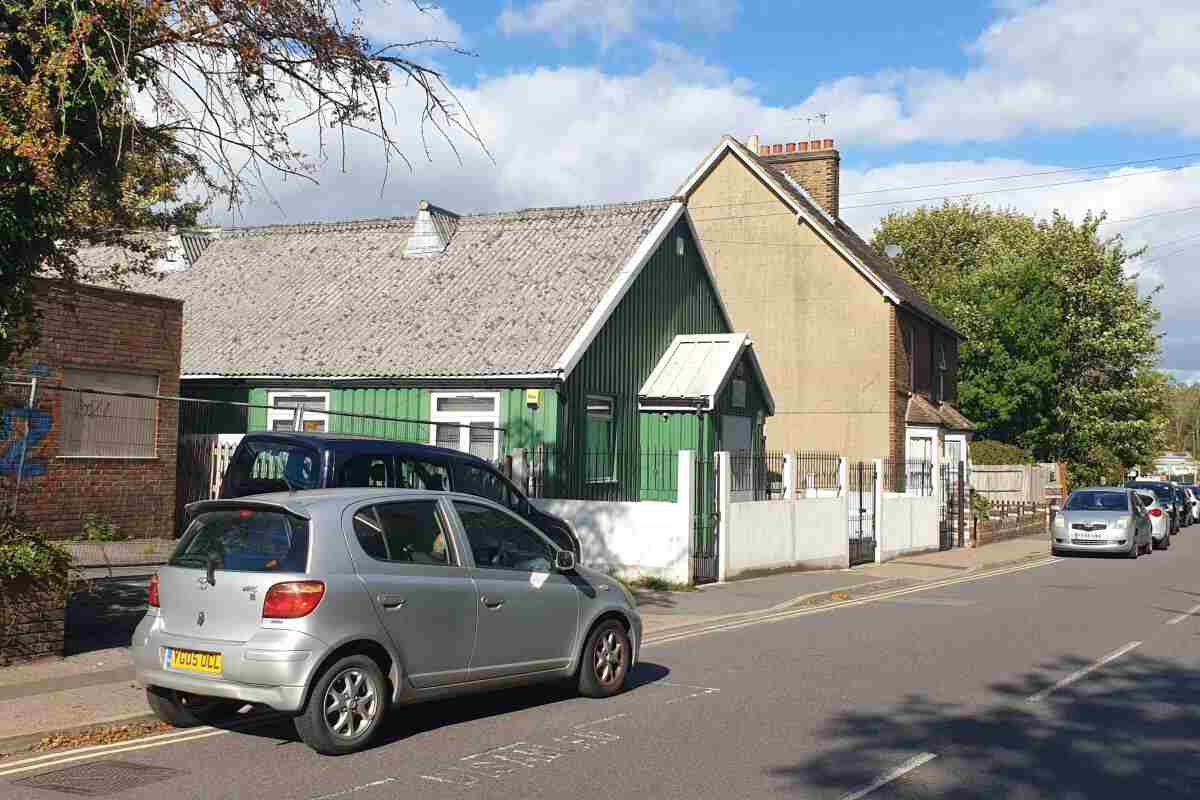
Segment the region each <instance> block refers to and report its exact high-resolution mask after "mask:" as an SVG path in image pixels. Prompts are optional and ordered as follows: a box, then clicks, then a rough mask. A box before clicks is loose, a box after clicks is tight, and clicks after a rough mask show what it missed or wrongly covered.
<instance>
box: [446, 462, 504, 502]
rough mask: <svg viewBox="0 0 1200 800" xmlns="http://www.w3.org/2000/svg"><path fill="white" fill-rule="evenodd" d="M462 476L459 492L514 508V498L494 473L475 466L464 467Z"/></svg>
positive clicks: (502, 480)
mask: <svg viewBox="0 0 1200 800" xmlns="http://www.w3.org/2000/svg"><path fill="white" fill-rule="evenodd" d="M462 476H463V482H462V485H461V486H459V487H458V488H459V491H461V492H465V493H467V494H476V495H479V496H480V497H486V498H487V499H488V500H494V501H496V502H497V503H499V504H500V505H502V506H507V507H508V508H514V507H515V506H516V503H517V500H516V497H515V496H514V495H513V493H512V492H510V491H509V489H508V484H506V483H505V482H504V479H502V478H501V477H500V476H499V475H498V474H496V473H495V472H492V471H491V470H489V469H483V468H481V467H476V466H464V467H463V468H462Z"/></svg>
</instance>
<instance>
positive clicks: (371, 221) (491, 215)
mask: <svg viewBox="0 0 1200 800" xmlns="http://www.w3.org/2000/svg"><path fill="white" fill-rule="evenodd" d="M675 200H676V198H674V197H654V198H647V199H643V200H627V201H623V202H619V203H595V204H585V205H576V206H532V207H528V208H517V209H511V210H505V211H487V212H483V213H477V214H461V215H456V216H457V217H458V220H459V224H460V225H462V224H472V223H480V222H488V221H490V220H502V219H513V218H520V217H536V218H541V219H556V218H562V217H569V216H577V215H591V214H600V213H620V212H622V211H631V212H633V211H642V210H645V209H647V208H653V207H655V206H662V207H665V206H668V205H670V204H671V203H673V202H675ZM438 211H443V212H445V213H449V214H454V213H455V212H453V211H446V210H445V209H443V208H441V207H438ZM415 221H416V218H415V217H368V218H364V219H348V220H333V221H329V222H295V223H283V224H272V225H254V226H245V227H232V228H223V229H222V233H223V235H224V236H226V237H246V236H265V235H273V234H276V235H287V234H304V233H352V232H356V231H366V230H385V229H387V228H399V227H406V226H411V225H413V224H414V223H415Z"/></svg>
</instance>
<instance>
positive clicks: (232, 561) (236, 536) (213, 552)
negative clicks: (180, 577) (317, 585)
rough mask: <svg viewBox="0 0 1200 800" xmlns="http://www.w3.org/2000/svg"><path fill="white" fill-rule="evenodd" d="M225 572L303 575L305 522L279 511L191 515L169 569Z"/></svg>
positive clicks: (251, 510)
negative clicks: (182, 568) (183, 568)
mask: <svg viewBox="0 0 1200 800" xmlns="http://www.w3.org/2000/svg"><path fill="white" fill-rule="evenodd" d="M210 561H211V562H213V564H214V565H215V567H216V568H217V569H220V570H226V571H230V572H304V571H305V569H306V565H307V563H308V522H307V521H305V520H303V519H300V518H299V517H294V516H292V515H291V514H285V513H283V512H279V511H263V510H260V509H256V508H233V509H221V510H218V511H205V512H202V513H200V514H197V515H196V518H195V519H193V520H192V522H191V524H189V525H188V527H187V530H186V531H184V533H183V536H182V538H180V540H179V544H178V546H177V547H176V548H175V553H174V555H172V556H171V560H170V561H168V562H167V564H168V566H172V567H196V568H198V569H206V568H207V567H208V565H209V562H210Z"/></svg>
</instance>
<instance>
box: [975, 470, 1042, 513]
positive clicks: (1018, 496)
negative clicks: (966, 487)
mask: <svg viewBox="0 0 1200 800" xmlns="http://www.w3.org/2000/svg"><path fill="white" fill-rule="evenodd" d="M1048 467H1052V465H1046V464H972V465H971V488H972V489H974V490H975V492H976V493H977V494H981V495H983V496H984V497H986V498H988V499H989V500H993V501H1002V502H1015V503H1044V502H1045V501H1046V499H1047V498H1048V497H1050V496H1052V495H1053V487H1054V485H1055V483H1056V481H1055V477H1054V475H1053V474H1052V473H1053V470H1052V469H1049V468H1048Z"/></svg>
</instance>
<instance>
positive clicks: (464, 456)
mask: <svg viewBox="0 0 1200 800" xmlns="http://www.w3.org/2000/svg"><path fill="white" fill-rule="evenodd" d="M242 441H243V442H245V441H256V442H288V443H291V444H303V445H309V446H313V447H320V448H324V449H329V450H335V451H337V452H339V453H356V452H357V453H378V452H381V451H386V452H390V453H403V454H405V455H423V456H427V457H428V456H437V457H440V458H444V459H453V460H456V461H470V462H473V463H476V464H484V465H490V464H489V462H488V461H487V460H485V459H482V458H480V457H479V456H476V455H472V454H471V453H464V452H463V451H461V450H451V449H450V448H448V447H436V446H435V445H431V444H419V443H417V442H401V441H396V440H395V439H380V438H377V437H374V436H356V435H354V434H348V433H300V432H294V431H260V432H257V433H247V434H246V435H245V436H243V437H242Z"/></svg>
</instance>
